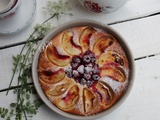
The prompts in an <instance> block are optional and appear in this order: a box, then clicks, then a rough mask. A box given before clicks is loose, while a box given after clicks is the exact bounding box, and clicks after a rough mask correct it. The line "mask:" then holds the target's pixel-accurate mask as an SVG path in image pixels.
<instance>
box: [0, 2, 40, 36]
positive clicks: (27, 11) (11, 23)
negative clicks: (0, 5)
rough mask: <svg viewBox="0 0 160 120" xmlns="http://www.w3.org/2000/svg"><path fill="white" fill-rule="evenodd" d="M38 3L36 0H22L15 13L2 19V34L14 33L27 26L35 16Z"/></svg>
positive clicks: (0, 26) (0, 25) (0, 32)
mask: <svg viewBox="0 0 160 120" xmlns="http://www.w3.org/2000/svg"><path fill="white" fill-rule="evenodd" d="M36 5H37V3H36V0H22V1H21V5H20V6H19V8H18V10H17V12H16V14H15V15H13V16H11V17H8V18H6V19H0V34H1V35H8V34H14V33H17V32H20V31H22V30H23V29H24V28H26V27H27V26H28V25H29V24H30V23H31V22H32V20H33V18H34V16H35V11H36Z"/></svg>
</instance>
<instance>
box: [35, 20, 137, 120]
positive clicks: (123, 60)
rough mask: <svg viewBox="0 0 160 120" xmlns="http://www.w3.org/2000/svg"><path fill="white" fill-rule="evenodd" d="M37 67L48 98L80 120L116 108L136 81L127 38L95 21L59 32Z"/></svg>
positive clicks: (42, 47)
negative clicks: (134, 80) (125, 39)
mask: <svg viewBox="0 0 160 120" xmlns="http://www.w3.org/2000/svg"><path fill="white" fill-rule="evenodd" d="M88 21H89V22H88ZM32 67H33V68H32V73H33V79H34V84H35V86H36V89H37V91H38V94H39V95H40V97H41V98H42V100H43V101H44V102H45V103H46V104H47V105H48V106H49V107H50V108H51V109H52V110H54V111H55V112H57V113H59V114H61V115H63V116H65V117H69V118H74V119H96V118H99V117H102V116H104V115H107V114H108V113H110V112H111V111H113V110H115V108H117V107H118V106H119V105H120V104H121V103H122V102H123V101H124V100H125V98H126V97H127V95H128V93H129V91H130V89H131V87H132V84H133V77H134V62H133V57H132V54H131V52H130V49H129V47H128V45H127V44H126V42H125V41H124V39H123V38H122V37H121V36H120V35H119V34H118V33H117V32H116V31H114V30H113V29H111V28H110V27H108V26H106V25H103V24H101V23H99V22H96V21H91V20H78V21H71V22H68V23H65V24H63V25H61V26H60V27H58V28H57V29H55V30H53V31H52V32H51V33H50V34H49V35H48V36H46V37H45V38H44V40H43V41H42V43H41V44H40V46H39V48H38V50H37V52H36V54H35V58H34V61H33V66H32Z"/></svg>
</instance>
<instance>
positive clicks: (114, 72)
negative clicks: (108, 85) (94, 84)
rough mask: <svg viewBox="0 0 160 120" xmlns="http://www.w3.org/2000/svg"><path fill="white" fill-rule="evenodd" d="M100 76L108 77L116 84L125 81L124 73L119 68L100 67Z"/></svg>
mask: <svg viewBox="0 0 160 120" xmlns="http://www.w3.org/2000/svg"><path fill="white" fill-rule="evenodd" d="M100 76H102V77H103V76H108V77H111V78H113V79H114V80H117V81H118V82H124V81H125V79H126V76H125V73H124V71H123V70H122V69H121V68H120V67H102V68H101V72H100Z"/></svg>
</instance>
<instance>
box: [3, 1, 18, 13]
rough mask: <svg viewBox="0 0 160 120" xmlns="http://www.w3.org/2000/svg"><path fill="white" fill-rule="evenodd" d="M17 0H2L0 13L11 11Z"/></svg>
mask: <svg viewBox="0 0 160 120" xmlns="http://www.w3.org/2000/svg"><path fill="white" fill-rule="evenodd" d="M15 1H16V0H2V1H1V2H0V3H1V5H0V14H3V13H5V12H7V11H9V10H10V9H11V8H12V7H13V6H14V3H15Z"/></svg>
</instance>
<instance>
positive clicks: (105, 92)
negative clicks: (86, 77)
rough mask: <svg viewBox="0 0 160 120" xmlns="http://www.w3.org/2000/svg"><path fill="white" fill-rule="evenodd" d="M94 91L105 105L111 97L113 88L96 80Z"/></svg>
mask: <svg viewBox="0 0 160 120" xmlns="http://www.w3.org/2000/svg"><path fill="white" fill-rule="evenodd" d="M96 89H97V90H96V92H97V93H98V94H99V96H100V97H99V98H100V99H101V102H102V103H104V104H105V105H106V106H107V105H109V104H110V103H111V101H112V99H113V95H114V94H113V90H112V89H111V88H110V86H109V85H107V84H106V83H104V82H98V83H97V84H96Z"/></svg>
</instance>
